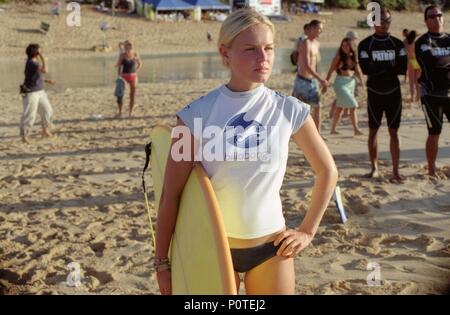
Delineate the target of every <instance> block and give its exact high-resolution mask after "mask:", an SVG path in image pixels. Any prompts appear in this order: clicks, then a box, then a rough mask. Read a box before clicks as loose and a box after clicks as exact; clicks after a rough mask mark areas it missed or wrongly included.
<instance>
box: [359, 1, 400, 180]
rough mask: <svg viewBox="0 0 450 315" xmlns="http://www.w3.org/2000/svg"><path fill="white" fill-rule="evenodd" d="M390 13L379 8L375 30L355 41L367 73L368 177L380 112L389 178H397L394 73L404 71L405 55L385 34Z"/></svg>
mask: <svg viewBox="0 0 450 315" xmlns="http://www.w3.org/2000/svg"><path fill="white" fill-rule="evenodd" d="M390 23H391V13H390V12H389V10H388V9H386V8H382V9H381V25H379V26H375V34H374V35H372V36H369V37H367V38H365V39H364V40H362V41H361V42H360V43H359V45H358V57H359V62H360V66H361V70H362V72H363V73H364V74H365V75H367V83H366V85H367V111H368V116H369V128H370V132H369V141H368V145H369V156H370V162H371V164H372V170H371V172H370V173H369V174H368V177H378V176H379V174H378V144H377V132H378V129H379V128H380V126H381V120H382V118H383V113H386V120H387V124H388V127H389V135H390V149H391V157H392V180H394V181H399V180H401V177H400V174H399V171H398V165H399V161H400V145H399V140H398V128H399V127H400V120H401V114H402V95H401V90H400V81H399V80H398V75H404V74H406V69H407V56H406V51H405V46H404V44H403V42H402V41H401V40H400V39H398V38H395V37H393V36H391V35H389V27H390Z"/></svg>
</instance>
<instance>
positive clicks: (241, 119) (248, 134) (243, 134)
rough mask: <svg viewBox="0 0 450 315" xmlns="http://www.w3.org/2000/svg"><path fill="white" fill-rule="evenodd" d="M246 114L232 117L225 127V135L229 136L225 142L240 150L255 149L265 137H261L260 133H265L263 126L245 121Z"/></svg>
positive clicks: (255, 122)
mask: <svg viewBox="0 0 450 315" xmlns="http://www.w3.org/2000/svg"><path fill="white" fill-rule="evenodd" d="M246 114H247V113H240V114H238V115H236V116H234V117H232V118H231V119H230V120H229V121H228V123H227V125H226V127H225V130H226V132H227V134H230V135H231V136H230V137H227V142H228V143H229V144H232V145H234V146H235V147H237V148H242V149H244V148H245V149H249V148H254V147H257V146H259V145H260V144H261V143H262V142H263V141H264V140H265V137H264V136H262V133H263V132H265V128H264V126H263V125H262V124H261V123H260V122H258V121H256V120H253V119H249V120H246V119H245V115H246ZM230 131H232V133H230Z"/></svg>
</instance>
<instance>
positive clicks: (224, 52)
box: [219, 45, 230, 67]
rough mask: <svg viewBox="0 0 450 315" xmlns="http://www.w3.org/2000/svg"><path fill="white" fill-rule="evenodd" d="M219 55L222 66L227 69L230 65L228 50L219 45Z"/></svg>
mask: <svg viewBox="0 0 450 315" xmlns="http://www.w3.org/2000/svg"><path fill="white" fill-rule="evenodd" d="M219 53H220V56H221V57H222V62H223V64H224V65H225V66H227V67H228V66H229V65H230V58H229V52H228V48H227V47H226V46H225V45H220V47H219Z"/></svg>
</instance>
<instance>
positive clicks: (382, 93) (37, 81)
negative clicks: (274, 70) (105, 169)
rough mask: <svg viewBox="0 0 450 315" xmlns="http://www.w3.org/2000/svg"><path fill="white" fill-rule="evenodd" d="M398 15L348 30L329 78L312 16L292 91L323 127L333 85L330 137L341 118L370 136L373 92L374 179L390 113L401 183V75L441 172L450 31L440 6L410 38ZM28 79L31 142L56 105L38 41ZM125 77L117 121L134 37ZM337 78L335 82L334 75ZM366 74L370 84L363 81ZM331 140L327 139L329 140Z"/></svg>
mask: <svg viewBox="0 0 450 315" xmlns="http://www.w3.org/2000/svg"><path fill="white" fill-rule="evenodd" d="M391 20H392V16H391V12H390V11H389V10H388V9H385V8H384V9H383V11H382V18H381V25H379V26H375V27H374V34H373V35H371V36H369V37H367V38H365V39H363V40H362V41H361V42H360V43H359V44H358V43H357V41H358V39H359V38H358V35H357V33H356V32H354V31H349V32H348V33H347V34H346V35H345V37H344V38H343V39H342V41H341V43H340V46H339V48H338V49H337V51H336V54H335V56H334V58H333V59H332V61H331V64H330V66H329V70H328V72H327V73H326V75H322V74H320V73H319V71H318V64H319V63H320V52H319V51H320V42H319V36H320V33H321V32H322V31H323V27H324V24H323V23H322V22H321V21H319V20H312V21H310V22H309V23H307V24H305V25H304V26H303V34H302V35H301V36H300V37H299V38H298V40H297V42H296V44H295V48H294V51H293V54H291V61H292V63H293V64H295V65H296V76H295V79H294V83H293V91H292V95H293V96H294V97H296V98H298V99H299V100H301V101H303V102H305V103H307V104H309V105H310V106H311V107H312V110H311V116H312V118H313V120H314V122H315V125H316V127H317V130H318V131H319V133H320V131H321V130H320V129H321V116H322V113H321V109H322V104H321V100H320V98H321V94H323V93H325V92H326V91H327V89H328V88H330V87H332V88H333V89H334V92H335V94H336V98H335V99H334V100H333V102H332V103H331V104H330V110H329V117H330V119H331V128H330V134H339V131H338V130H337V128H338V125H339V123H340V121H341V118H342V117H349V118H350V121H351V123H352V126H353V132H354V135H355V136H361V135H363V134H364V133H363V132H362V131H361V129H360V128H359V126H358V115H357V108H358V107H359V106H358V101H357V99H356V97H357V96H358V91H360V90H361V89H363V88H366V89H367V111H368V120H369V135H368V151H369V157H370V161H371V167H372V169H371V172H370V173H369V174H368V176H369V177H377V176H379V173H378V142H377V132H378V129H379V127H380V126H381V121H382V117H383V114H385V115H386V119H387V124H388V129H389V135H390V151H391V156H392V164H393V165H392V167H393V169H392V179H393V180H401V176H400V174H399V171H398V165H399V159H400V147H399V139H398V129H399V127H400V122H401V114H402V95H401V89H400V82H399V79H398V76H401V75H405V81H409V87H410V99H409V100H410V102H412V103H416V102H419V101H420V103H421V106H422V109H423V111H424V113H425V121H426V123H427V126H428V132H429V136H428V139H427V142H426V156H427V160H428V172H429V175H431V176H435V175H436V167H435V161H436V157H437V152H438V142H439V135H440V133H441V131H442V125H443V116H444V114H445V115H446V116H447V118H449V117H450V110H449V107H450V106H449V105H448V101H449V96H448V94H446V93H447V92H448V81H449V78H448V77H447V75H448V73H449V69H448V68H449V59H450V56H449V50H448V49H449V48H448V47H450V44H449V43H448V42H449V41H450V38H449V36H448V35H447V33H445V32H444V29H443V27H444V17H443V13H442V11H441V10H440V8H439V7H438V6H429V7H427V8H426V10H425V16H424V20H425V24H426V26H427V28H428V32H426V33H425V34H423V35H421V36H420V38H418V36H419V34H418V33H417V32H416V31H415V30H411V31H410V30H407V29H405V30H403V37H404V39H403V41H401V40H400V39H398V38H396V37H394V36H392V35H391V34H390V33H389V27H390V23H391ZM26 54H27V61H26V65H25V80H24V83H23V85H21V93H22V95H23V114H22V118H21V122H20V134H21V137H22V141H23V142H25V143H28V135H29V131H30V129H31V127H32V126H33V124H34V120H35V118H36V115H37V113H39V115H40V116H41V121H42V134H43V135H44V136H46V137H52V136H53V135H52V133H51V129H52V119H51V118H52V115H53V108H52V105H51V103H50V102H49V100H48V97H47V94H46V93H45V90H44V82H45V83H49V84H54V83H55V82H54V81H52V80H44V79H43V75H44V74H45V73H47V72H48V62H47V61H46V58H45V57H44V54H43V52H42V48H41V47H40V46H39V45H38V44H30V45H29V46H28V47H27V49H26ZM116 67H117V71H118V78H117V80H116V87H115V91H114V95H115V96H116V97H117V113H116V116H115V117H117V118H120V117H122V107H123V99H124V92H125V86H126V85H127V84H128V86H129V93H130V94H129V95H130V96H129V99H130V101H129V112H128V113H129V116H131V115H132V114H133V111H134V107H135V96H136V88H137V84H138V72H139V70H140V69H141V68H142V60H141V58H140V57H139V54H138V53H137V52H136V51H135V49H134V47H133V44H132V43H131V42H130V41H128V40H127V41H124V42H121V43H119V57H118V60H117V63H116ZM334 74H336V76H335V79H334V82H333V83H331V80H332V77H333V75H334ZM363 75H366V76H367V81H366V82H365V81H364V79H363ZM325 140H326V138H325Z"/></svg>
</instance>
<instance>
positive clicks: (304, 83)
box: [292, 20, 330, 132]
mask: <svg viewBox="0 0 450 315" xmlns="http://www.w3.org/2000/svg"><path fill="white" fill-rule="evenodd" d="M308 25H309V27H308V32H307V38H306V39H305V40H303V41H302V42H300V44H299V45H298V59H297V75H296V77H295V80H294V88H293V91H292V96H294V97H296V98H298V99H299V100H300V101H302V102H305V103H307V104H309V105H311V107H312V111H311V116H312V118H313V120H314V123H315V124H316V128H317V130H318V131H319V132H320V90H319V85H320V88H321V89H322V90H323V91H325V89H326V88H327V87H328V86H329V85H330V84H329V83H328V81H327V80H324V79H323V78H322V77H321V76H320V75H319V73H318V72H317V64H318V60H319V58H320V53H319V49H320V43H319V41H318V40H317V39H318V38H319V35H320V34H321V33H322V29H323V24H322V22H320V21H318V20H312V21H311V22H310V23H309V24H308Z"/></svg>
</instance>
